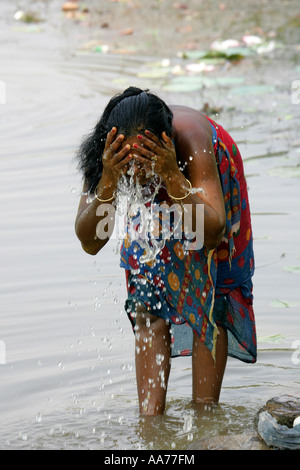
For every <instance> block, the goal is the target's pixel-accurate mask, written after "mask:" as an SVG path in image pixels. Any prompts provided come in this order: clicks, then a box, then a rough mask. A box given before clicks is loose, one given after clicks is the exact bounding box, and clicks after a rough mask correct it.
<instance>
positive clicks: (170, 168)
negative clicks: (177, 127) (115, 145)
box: [132, 130, 180, 183]
mask: <svg viewBox="0 0 300 470" xmlns="http://www.w3.org/2000/svg"><path fill="white" fill-rule="evenodd" d="M145 134H146V136H144V135H141V134H139V135H138V136H137V137H138V139H139V140H140V142H141V144H140V145H137V144H134V145H133V148H134V149H135V150H136V153H135V152H134V151H133V152H132V153H133V157H134V159H135V160H137V161H138V162H139V163H140V164H141V165H142V166H143V168H144V169H145V171H146V173H147V174H151V173H152V174H153V173H154V174H156V175H158V176H159V177H160V178H161V179H162V181H163V182H164V183H167V181H168V179H169V177H170V176H171V175H174V173H175V172H179V171H180V170H179V168H178V164H177V159H176V150H175V147H174V145H173V142H172V139H170V138H169V137H168V136H167V134H166V133H165V132H163V133H162V141H160V140H159V139H158V137H157V136H156V135H155V134H153V133H152V132H150V131H147V130H146V131H145Z"/></svg>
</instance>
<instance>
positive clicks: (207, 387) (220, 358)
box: [192, 327, 228, 403]
mask: <svg viewBox="0 0 300 470" xmlns="http://www.w3.org/2000/svg"><path fill="white" fill-rule="evenodd" d="M218 330H219V334H218V337H217V345H216V360H215V361H214V359H213V357H212V355H211V352H210V351H209V350H208V349H207V347H206V346H204V344H203V343H202V342H201V341H200V339H199V338H198V336H196V335H195V334H194V341H193V355H192V366H193V400H194V401H195V402H197V403H217V402H218V401H219V396H220V392H221V386H222V381H223V376H224V372H225V368H226V362H227V346H228V344H227V331H226V330H225V329H224V328H222V327H218Z"/></svg>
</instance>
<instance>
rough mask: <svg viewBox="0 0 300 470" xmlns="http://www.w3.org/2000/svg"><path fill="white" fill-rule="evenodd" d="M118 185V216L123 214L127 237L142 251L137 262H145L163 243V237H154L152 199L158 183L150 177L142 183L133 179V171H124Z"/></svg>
mask: <svg viewBox="0 0 300 470" xmlns="http://www.w3.org/2000/svg"><path fill="white" fill-rule="evenodd" d="M127 175H128V176H129V177H128V176H125V175H124V176H123V177H122V178H121V179H120V181H119V184H118V189H117V197H116V202H115V204H116V209H117V214H118V215H119V216H123V217H124V216H125V227H126V232H127V234H128V235H129V238H130V240H136V241H137V242H138V244H139V245H140V247H141V248H143V249H144V254H143V256H141V258H140V261H141V262H142V263H146V262H149V261H152V260H154V259H155V257H156V255H157V254H158V253H159V252H160V251H161V250H162V249H163V247H164V245H165V239H164V237H163V238H162V239H159V238H158V237H157V231H156V229H157V227H156V214H155V213H154V212H155V207H156V206H157V204H156V203H155V202H154V200H155V197H156V196H157V194H158V192H159V190H160V188H161V187H162V183H161V181H160V179H159V178H158V177H155V176H153V177H152V178H151V179H150V180H149V182H148V183H147V184H146V185H141V184H140V183H139V182H138V180H136V181H134V179H133V174H132V173H131V172H130V170H129V171H128V173H127Z"/></svg>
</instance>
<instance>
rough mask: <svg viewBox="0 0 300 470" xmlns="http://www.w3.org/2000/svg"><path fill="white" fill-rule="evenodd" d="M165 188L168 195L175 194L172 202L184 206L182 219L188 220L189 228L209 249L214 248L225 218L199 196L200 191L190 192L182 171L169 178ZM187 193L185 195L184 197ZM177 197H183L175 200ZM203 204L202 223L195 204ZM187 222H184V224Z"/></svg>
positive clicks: (220, 234)
mask: <svg viewBox="0 0 300 470" xmlns="http://www.w3.org/2000/svg"><path fill="white" fill-rule="evenodd" d="M166 189H167V192H168V194H169V196H171V197H172V196H175V198H176V199H175V198H174V199H173V200H174V203H177V202H180V203H182V205H183V208H184V220H185V221H188V225H189V228H190V229H191V230H192V232H193V233H194V234H195V235H196V237H197V238H198V239H199V240H200V239H202V240H203V243H204V245H205V246H206V247H207V248H208V249H209V250H211V249H214V248H216V247H217V246H218V245H219V243H220V242H221V239H222V236H223V233H224V229H225V220H223V217H220V216H219V215H218V213H217V211H216V210H215V209H214V208H213V207H211V206H210V204H208V203H207V202H206V201H205V200H204V198H202V197H201V193H199V194H193V193H190V194H189V191H190V189H191V188H190V187H189V185H188V182H187V180H186V178H185V177H184V175H183V174H182V173H180V174H178V175H176V176H175V177H172V178H169V180H168V182H167V184H166ZM187 194H188V196H187V197H185V196H186V195H187ZM177 198H183V199H182V200H179V201H178V200H177ZM199 204H203V206H204V207H203V212H202V214H203V217H204V220H203V223H201V222H202V221H199V212H198V211H197V205H199ZM186 225H187V224H186V223H185V226H186Z"/></svg>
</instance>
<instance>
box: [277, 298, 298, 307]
mask: <svg viewBox="0 0 300 470" xmlns="http://www.w3.org/2000/svg"><path fill="white" fill-rule="evenodd" d="M270 305H271V307H275V308H290V307H299V306H300V302H289V301H286V300H280V299H276V300H272V302H271V304H270Z"/></svg>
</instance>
